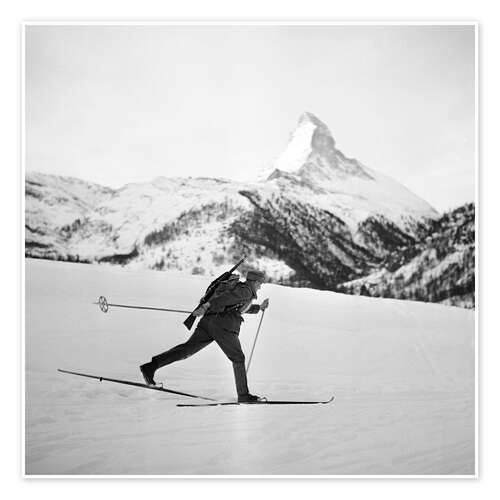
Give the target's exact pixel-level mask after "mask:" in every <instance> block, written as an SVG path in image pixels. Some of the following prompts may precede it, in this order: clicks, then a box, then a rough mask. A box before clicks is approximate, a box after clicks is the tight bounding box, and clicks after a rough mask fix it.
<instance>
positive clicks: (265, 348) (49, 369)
mask: <svg viewBox="0 0 500 500" xmlns="http://www.w3.org/2000/svg"><path fill="white" fill-rule="evenodd" d="M209 281H210V278H208V277H201V276H190V275H185V274H182V273H174V272H154V271H132V270H126V269H121V268H117V267H110V266H92V265H82V264H70V263H61V262H53V261H41V260H27V261H26V331H25V349H26V375H25V385H26V473H27V474H159V475H186V474H188V475H191V474H203V475H204V474H207V475H212V474H259V475H265V474H274V475H289V474H294V475H295V474H299V475H300V474H304V475H310V474H315V475H317V474H320V475H323V474H325V475H344V474H363V475H371V474H385V475H394V474H419V475H427V474H431V475H436V474H453V475H456V474H474V469H475V464H474V312H473V311H469V310H462V309H458V308H453V307H446V306H441V305H435V304H423V303H414V302H403V301H397V300H388V299H386V300H384V299H373V298H366V297H357V296H348V295H340V294H335V293H333V292H322V291H317V290H310V289H292V288H286V287H280V286H277V285H264V286H263V287H262V289H261V291H260V292H259V301H261V300H263V299H264V298H266V297H269V299H270V307H269V309H268V311H267V312H266V314H265V317H264V321H263V324H262V329H261V332H260V335H259V339H258V342H257V346H256V349H255V353H254V358H253V360H252V365H251V369H250V373H249V384H250V388H251V390H252V391H253V392H254V393H256V394H262V395H266V396H267V397H269V398H276V399H292V398H297V399H318V398H321V399H323V398H327V397H329V396H331V395H332V394H335V397H336V399H335V401H334V402H333V403H332V404H330V405H326V406H303V407H300V406H299V407H274V406H273V407H271V406H269V407H265V406H236V407H234V406H229V407H209V408H177V407H176V406H175V403H177V402H180V401H186V398H183V397H180V396H175V395H172V396H169V395H164V394H161V393H156V392H154V391H147V390H142V389H137V388H132V387H126V386H120V385H116V384H111V383H106V382H102V383H100V382H98V381H94V380H90V379H83V378H80V377H75V376H72V375H65V374H60V373H58V372H57V371H56V370H57V368H63V369H70V370H74V371H83V372H87V373H91V374H97V375H103V376H110V377H116V378H126V379H129V380H137V381H139V380H140V373H139V370H138V366H139V364H141V363H143V362H144V361H146V360H148V359H149V358H150V357H151V355H153V354H157V353H159V352H161V351H162V350H165V349H167V348H170V347H172V346H174V345H176V344H177V343H180V342H183V341H185V340H186V339H187V335H188V332H187V330H186V329H185V328H184V326H183V325H182V321H183V319H184V315H182V314H175V313H162V312H153V311H140V310H128V309H117V308H114V309H113V308H110V311H109V312H108V313H107V314H103V313H102V312H101V311H100V310H99V309H98V307H97V306H96V305H93V304H92V302H95V301H96V300H97V298H98V296H99V295H105V296H106V297H107V299H108V302H110V303H123V304H134V305H146V306H152V307H169V308H179V309H190V308H191V307H192V306H194V305H195V304H196V302H197V300H198V299H199V297H200V296H201V295H202V292H203V290H204V288H205V287H206V285H207V284H208V282H209ZM258 321H259V315H255V316H250V315H246V321H245V323H244V324H243V327H242V331H241V334H240V339H241V342H242V345H243V349H244V351H245V352H246V353H247V355H248V354H249V353H250V350H251V347H252V343H253V339H254V335H255V331H256V328H257V325H258ZM157 378H158V379H160V380H162V379H163V380H166V381H167V384H166V386H167V387H170V388H172V389H178V390H183V391H187V392H193V393H198V394H202V395H206V396H210V397H215V398H221V399H233V398H234V397H235V389H234V382H233V375H232V369H231V365H230V363H229V361H228V360H227V359H226V358H225V357H224V355H223V353H222V352H221V351H220V349H219V348H218V347H217V346H216V345H215V344H214V345H211V346H209V347H207V348H206V349H204V350H203V351H201V352H199V353H198V354H196V355H195V356H193V357H192V358H190V359H188V360H184V361H181V362H179V363H176V364H174V365H171V366H169V367H165V368H163V369H162V370H161V371H159V372H158V377H157Z"/></svg>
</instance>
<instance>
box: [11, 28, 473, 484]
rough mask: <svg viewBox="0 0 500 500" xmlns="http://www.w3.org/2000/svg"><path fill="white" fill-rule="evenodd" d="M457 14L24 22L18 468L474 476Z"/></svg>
mask: <svg viewBox="0 0 500 500" xmlns="http://www.w3.org/2000/svg"><path fill="white" fill-rule="evenodd" d="M477 50H478V24H477V23H476V22H465V21H463V22H434V23H431V22H428V23H423V22H419V23H417V22H413V23H409V22H408V23H402V22H401V23H396V22H386V23H383V22H380V23H375V22H372V23H370V22H364V23H362V22H358V23H347V22H346V23H340V22H338V23H334V22H330V23H327V22H316V23H315V22H309V23H308V22H249V21H248V22H222V21H221V22H215V21H214V22H142V23H141V22H128V23H126V22H121V23H119V22H114V23H112V22H109V23H106V22H93V23H92V22H67V23H64V22H48V21H46V22H45V21H44V22H25V23H24V24H23V26H22V82H21V84H22V99H23V105H22V113H23V116H22V119H23V132H22V133H23V144H22V146H23V160H24V161H23V169H22V170H23V172H22V189H23V190H24V193H23V194H22V212H23V213H22V217H23V223H24V228H23V235H24V236H23V249H22V254H23V256H22V259H23V262H22V266H23V276H22V278H23V286H24V290H23V302H24V303H23V322H24V325H23V346H22V359H23V361H22V362H23V423H22V425H23V429H22V432H23V453H24V463H23V467H24V470H23V475H24V476H25V477H63V478H66V477H181V478H184V477H185V478H206V477H208V478H213V477H223V478H226V477H230V478H233V477H242V478H262V477H264V478H268V477H269V478H271V477H277V478H279V477H283V478H288V477H290V478H292V477H306V478H314V477H318V478H323V477H324V478H335V477H348V478H373V477H376V478H379V477H388V478H400V477H411V478H462V477H465V478H474V477H477V474H478V464H477V461H478V456H477V455H478V453H477V447H478V443H477V408H478V401H477V398H478V375H477V373H478V359H477V351H478V346H477V344H478V342H477V335H478V334H477V317H476V308H477V297H476V283H477V279H478V276H477V274H478V272H477V270H478V264H477V257H476V237H477V234H476V233H477V231H476V230H477V227H476V226H477V224H476V221H477V218H476V204H477V203H478V200H477V192H478V191H477V189H478V186H477V183H478V181H477V176H478V172H477V170H478V166H477V158H478V153H477V148H478V145H477V127H478V124H477V112H478V110H477V102H478V97H477V85H478V81H477V80H478V70H477V67H478V66H477V65H478V61H477V59H478V58H477Z"/></svg>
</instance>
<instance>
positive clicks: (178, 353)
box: [140, 320, 213, 385]
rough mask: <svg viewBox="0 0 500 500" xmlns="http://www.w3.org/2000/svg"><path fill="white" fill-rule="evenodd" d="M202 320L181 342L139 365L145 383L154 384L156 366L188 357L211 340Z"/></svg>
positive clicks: (159, 366)
mask: <svg viewBox="0 0 500 500" xmlns="http://www.w3.org/2000/svg"><path fill="white" fill-rule="evenodd" d="M203 324H204V322H203V320H202V321H200V323H198V326H197V327H196V330H195V331H194V333H193V335H191V337H189V339H188V340H187V341H186V342H184V343H183V344H179V345H177V346H175V347H173V348H172V349H169V350H168V351H165V352H163V353H161V354H158V355H156V356H153V357H152V358H151V361H150V362H149V363H145V364H143V365H141V366H140V370H141V373H142V376H143V377H144V380H145V381H146V383H147V384H151V385H155V384H156V382H155V380H154V374H155V372H156V370H158V368H161V367H162V366H165V365H169V364H170V363H174V362H175V361H179V360H181V359H186V358H189V356H192V355H193V354H195V353H197V352H198V351H200V350H201V349H203V348H204V347H206V346H207V345H208V344H210V343H211V342H213V338H212V337H211V336H210V335H209V333H208V332H207V331H206V330H205V328H204V326H203Z"/></svg>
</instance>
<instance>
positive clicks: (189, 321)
mask: <svg viewBox="0 0 500 500" xmlns="http://www.w3.org/2000/svg"><path fill="white" fill-rule="evenodd" d="M245 259H246V257H243V258H242V259H241V260H239V261H238V262H237V263H236V264H235V265H234V266H233V267H232V268H231V269H230V270H229V271H226V272H225V273H222V274H221V275H220V276H219V277H218V278H216V279H215V280H214V281H212V283H210V285H208V288H207V291H206V292H205V295H204V296H203V297H202V298H201V299H200V303H199V304H198V306H197V307H195V308H194V309H193V312H194V311H196V309H198V307H200V306H201V305H203V304H205V303H207V302H208V301H209V300H210V298H211V297H212V295H213V294H214V292H215V289H216V288H217V285H218V284H219V283H220V282H221V281H225V280H227V279H228V278H229V277H230V276H231V274H232V273H233V271H235V270H236V269H237V268H238V267H239V266H240V265H241V264H242V262H243V261H244V260H245ZM193 312H192V313H191V314H190V315H189V316H188V317H187V318H186V319H185V320H184V322H183V323H184V326H185V327H186V328H187V329H188V330H191V328H192V326H193V323H194V322H195V320H196V316H194V315H193Z"/></svg>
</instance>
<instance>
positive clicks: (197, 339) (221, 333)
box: [151, 316, 248, 396]
mask: <svg viewBox="0 0 500 500" xmlns="http://www.w3.org/2000/svg"><path fill="white" fill-rule="evenodd" d="M214 341H215V342H216V343H217V344H218V346H219V347H220V348H221V349H222V351H223V352H224V354H225V355H226V356H227V357H228V359H229V360H230V361H231V362H232V364H233V372H234V380H235V383H236V392H237V393H238V396H242V395H244V394H248V383H247V373H246V370H245V354H244V353H243V351H242V349H241V344H240V339H239V337H238V333H235V332H231V331H229V330H226V329H224V328H222V327H220V326H219V325H217V318H216V316H205V317H203V318H202V319H201V320H200V322H199V323H198V326H197V327H196V329H195V331H194V332H193V334H192V335H191V337H189V339H188V340H187V341H186V342H184V343H183V344H179V345H177V346H175V347H173V348H172V349H169V350H168V351H165V352H163V353H161V354H158V355H156V356H153V357H152V358H151V359H152V362H153V363H154V364H155V365H156V367H157V368H161V367H162V366H166V365H169V364H171V363H175V362H176V361H180V360H182V359H186V358H189V357H190V356H192V355H193V354H195V353H197V352H198V351H200V350H201V349H203V348H204V347H207V346H208V345H209V344H211V343H212V342H214Z"/></svg>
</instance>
